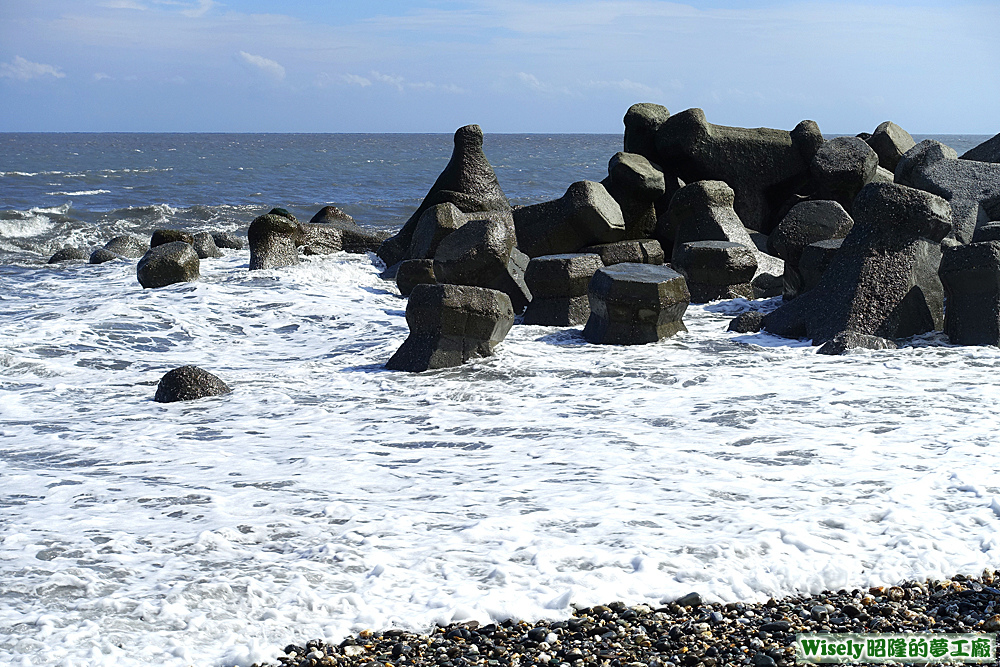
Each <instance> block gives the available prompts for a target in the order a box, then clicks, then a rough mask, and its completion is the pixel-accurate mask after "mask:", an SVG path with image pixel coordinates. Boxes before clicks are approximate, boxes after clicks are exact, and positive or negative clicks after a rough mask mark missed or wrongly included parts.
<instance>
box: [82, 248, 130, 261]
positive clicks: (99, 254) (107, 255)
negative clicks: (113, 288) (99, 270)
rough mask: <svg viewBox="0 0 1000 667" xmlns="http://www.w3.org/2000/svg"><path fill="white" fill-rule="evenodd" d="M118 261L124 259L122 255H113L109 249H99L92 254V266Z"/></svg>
mask: <svg viewBox="0 0 1000 667" xmlns="http://www.w3.org/2000/svg"><path fill="white" fill-rule="evenodd" d="M116 259H124V258H123V257H122V256H121V255H119V254H117V253H113V252H111V251H110V250H108V249H107V248H98V249H97V250H95V251H94V252H92V253H90V260H89V261H90V263H91V264H104V263H105V262H110V261H113V260H116Z"/></svg>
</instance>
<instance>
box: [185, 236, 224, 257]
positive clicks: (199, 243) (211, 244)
mask: <svg viewBox="0 0 1000 667" xmlns="http://www.w3.org/2000/svg"><path fill="white" fill-rule="evenodd" d="M192 239H193V240H194V243H193V244H192V245H193V246H194V251H195V252H196V253H198V259H208V258H210V257H222V251H221V250H219V246H217V245H215V239H214V238H213V237H212V235H211V234H209V233H208V232H198V233H197V234H195V235H194V236H193V237H192Z"/></svg>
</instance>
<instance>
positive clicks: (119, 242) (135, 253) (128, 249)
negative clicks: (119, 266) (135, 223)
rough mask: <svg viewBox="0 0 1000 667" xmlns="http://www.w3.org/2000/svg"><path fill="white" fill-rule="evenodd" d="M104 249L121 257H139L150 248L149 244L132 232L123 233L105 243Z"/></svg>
mask: <svg viewBox="0 0 1000 667" xmlns="http://www.w3.org/2000/svg"><path fill="white" fill-rule="evenodd" d="M104 249H105V250H109V251H111V252H113V253H114V254H116V255H118V256H119V257H127V258H129V259H138V258H139V257H142V256H143V255H145V254H146V251H147V250H149V244H148V243H146V242H145V241H144V240H142V239H140V238H139V237H137V236H133V235H132V234H123V235H121V236H116V237H114V238H113V239H111V240H110V241H108V242H107V243H105V244H104Z"/></svg>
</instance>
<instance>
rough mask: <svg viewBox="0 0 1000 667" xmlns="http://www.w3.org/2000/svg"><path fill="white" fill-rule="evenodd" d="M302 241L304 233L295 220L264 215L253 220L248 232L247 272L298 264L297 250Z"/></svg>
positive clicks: (271, 214)
mask: <svg viewBox="0 0 1000 667" xmlns="http://www.w3.org/2000/svg"><path fill="white" fill-rule="evenodd" d="M304 238H305V229H304V228H303V227H302V225H301V224H299V223H298V222H296V221H295V220H294V219H289V218H288V217H286V216H282V215H277V214H274V213H265V214H264V215H261V216H259V217H257V218H255V219H254V221H253V222H251V223H250V228H249V229H248V230H247V240H248V241H249V243H250V270H251V271H254V270H257V269H274V268H278V267H282V266H291V265H293V264H298V263H299V252H298V249H297V248H298V246H299V245H301V243H302V241H303V239H304Z"/></svg>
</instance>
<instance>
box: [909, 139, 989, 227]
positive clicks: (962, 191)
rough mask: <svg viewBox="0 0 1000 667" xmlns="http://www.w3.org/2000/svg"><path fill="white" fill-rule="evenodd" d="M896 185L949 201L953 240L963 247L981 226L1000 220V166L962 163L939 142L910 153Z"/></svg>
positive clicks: (926, 142)
mask: <svg viewBox="0 0 1000 667" xmlns="http://www.w3.org/2000/svg"><path fill="white" fill-rule="evenodd" d="M896 182H897V183H900V184H902V185H909V186H910V187H913V188H919V189H921V190H926V191H927V192H930V193H932V194H935V195H938V196H940V197H943V198H944V199H946V200H947V201H948V203H949V204H951V212H952V224H953V229H952V236H953V237H954V238H955V239H957V240H958V241H959V242H961V243H969V242H971V241H972V238H973V235H974V234H975V231H976V227H977V226H978V225H984V224H986V223H988V222H990V221H993V220H998V219H1000V164H991V163H987V162H974V161H972V160H959V159H957V154H956V153H955V150H954V149H953V148H950V147H948V146H945V145H944V144H942V143H941V142H939V141H934V140H933V139H925V140H924V141H921V142H920V143H919V144H917V145H916V146H914V147H913V148H911V149H910V150H908V151H906V154H904V155H903V157H902V159H900V161H899V164H898V165H897V166H896Z"/></svg>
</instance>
